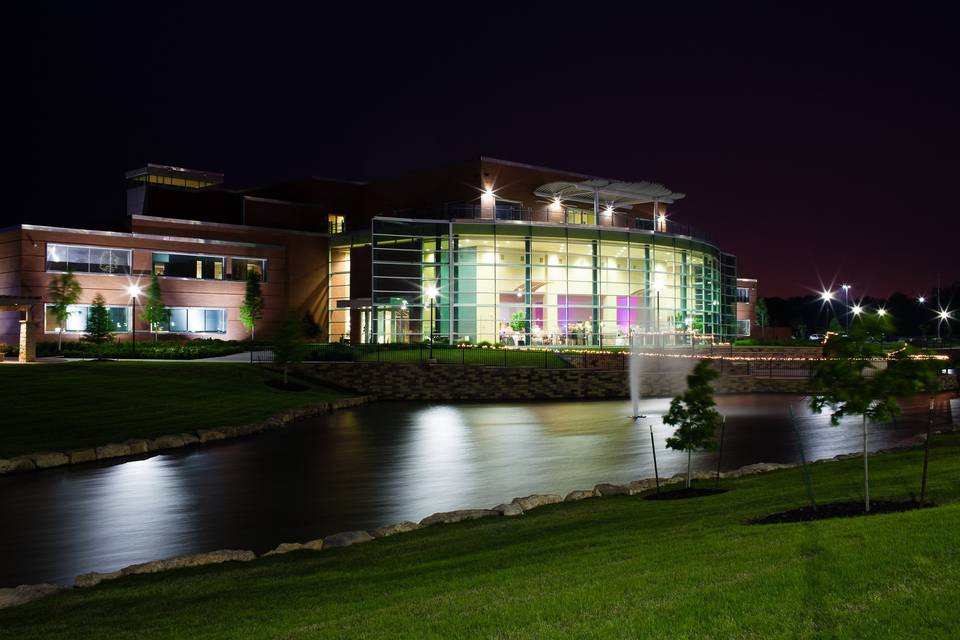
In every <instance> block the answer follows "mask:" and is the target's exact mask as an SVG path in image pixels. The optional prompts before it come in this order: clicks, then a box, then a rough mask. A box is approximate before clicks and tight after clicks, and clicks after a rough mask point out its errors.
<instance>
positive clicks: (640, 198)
mask: <svg viewBox="0 0 960 640" xmlns="http://www.w3.org/2000/svg"><path fill="white" fill-rule="evenodd" d="M534 194H536V195H537V196H538V197H541V198H549V199H551V200H552V199H556V198H559V199H560V200H567V201H571V202H582V203H586V204H594V203H596V202H598V201H600V202H603V203H605V204H608V205H610V206H614V207H630V206H633V205H635V204H644V203H647V202H663V203H666V204H672V203H673V202H674V201H676V200H680V199H681V198H683V196H684V194H682V193H677V192H675V191H670V189H667V188H666V187H665V186H663V185H662V184H658V183H656V182H614V181H613V180H584V181H582V182H548V183H547V184H545V185H542V186H540V187H537V189H536V190H535V191H534Z"/></svg>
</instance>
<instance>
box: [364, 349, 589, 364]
mask: <svg viewBox="0 0 960 640" xmlns="http://www.w3.org/2000/svg"><path fill="white" fill-rule="evenodd" d="M429 351H430V350H429V348H427V347H424V349H423V351H422V358H423V360H424V361H425V360H426V359H427V358H428V357H429ZM433 357H434V359H435V360H436V361H437V362H440V363H444V364H479V365H490V366H497V367H502V366H508V367H540V368H550V369H563V368H566V367H569V366H570V365H569V364H568V363H567V362H566V361H565V360H564V359H563V358H561V357H560V356H558V355H557V354H555V353H553V352H551V351H524V350H522V349H460V348H457V347H434V348H433ZM360 360H362V361H377V360H379V361H380V362H420V361H421V350H420V349H417V348H414V349H382V350H380V352H379V353H377V352H376V351H373V352H371V353H364V354H362V356H361V357H360Z"/></svg>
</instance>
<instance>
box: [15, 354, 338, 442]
mask: <svg viewBox="0 0 960 640" xmlns="http://www.w3.org/2000/svg"><path fill="white" fill-rule="evenodd" d="M274 375H275V374H273V373H271V372H268V371H264V370H262V369H260V368H259V367H253V366H250V365H248V364H243V363H212V362H196V363H183V362H149V363H142V362H78V363H67V364H56V365H37V366H30V367H17V366H0V389H3V391H4V394H3V397H4V398H5V401H4V402H3V407H2V410H3V420H2V421H0V457H9V456H14V455H19V454H24V453H31V452H35V451H41V450H42V451H58V450H59V451H62V450H66V449H72V448H79V447H84V446H97V445H101V444H106V443H107V442H122V441H123V440H126V439H128V438H149V437H155V436H158V435H163V434H166V433H180V432H183V431H193V430H196V429H201V428H207V427H214V426H228V425H236V424H243V423H246V422H253V421H255V420H261V419H264V418H267V417H269V416H271V415H273V414H275V413H278V412H280V411H282V410H284V409H289V408H293V407H302V406H307V405H310V404H314V403H316V402H321V401H324V400H330V399H332V398H335V397H341V396H342V395H343V394H339V393H337V392H334V391H331V390H329V389H326V388H324V387H319V386H315V387H314V388H312V389H311V390H309V391H303V392H296V393H294V392H284V391H279V390H276V389H272V388H270V387H268V386H266V385H265V384H264V383H263V380H264V378H265V377H266V376H274Z"/></svg>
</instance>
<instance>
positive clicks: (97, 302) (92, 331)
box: [83, 293, 113, 360]
mask: <svg viewBox="0 0 960 640" xmlns="http://www.w3.org/2000/svg"><path fill="white" fill-rule="evenodd" d="M106 304H107V301H106V300H104V299H103V296H102V295H100V294H99V293H98V294H97V295H96V296H95V297H94V298H93V305H92V306H91V307H90V309H89V310H88V311H87V333H86V335H84V336H83V339H84V340H86V341H87V342H90V343H92V344H94V345H96V346H97V359H98V360H99V359H100V354H101V353H102V352H103V344H104V343H105V342H107V341H109V340H110V337H111V336H112V335H113V323H112V322H111V321H110V313H109V312H108V311H107V306H106Z"/></svg>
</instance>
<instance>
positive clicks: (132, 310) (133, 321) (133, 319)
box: [127, 284, 143, 357]
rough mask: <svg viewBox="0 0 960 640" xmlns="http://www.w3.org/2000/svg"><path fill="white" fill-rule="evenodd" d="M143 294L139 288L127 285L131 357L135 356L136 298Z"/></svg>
mask: <svg viewBox="0 0 960 640" xmlns="http://www.w3.org/2000/svg"><path fill="white" fill-rule="evenodd" d="M141 293H143V292H142V291H141V290H140V287H139V286H137V285H135V284H131V285H127V294H128V295H129V296H130V331H131V332H132V333H131V336H132V340H133V348H132V351H133V356H134V357H136V355H137V296H139V295H140V294H141Z"/></svg>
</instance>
